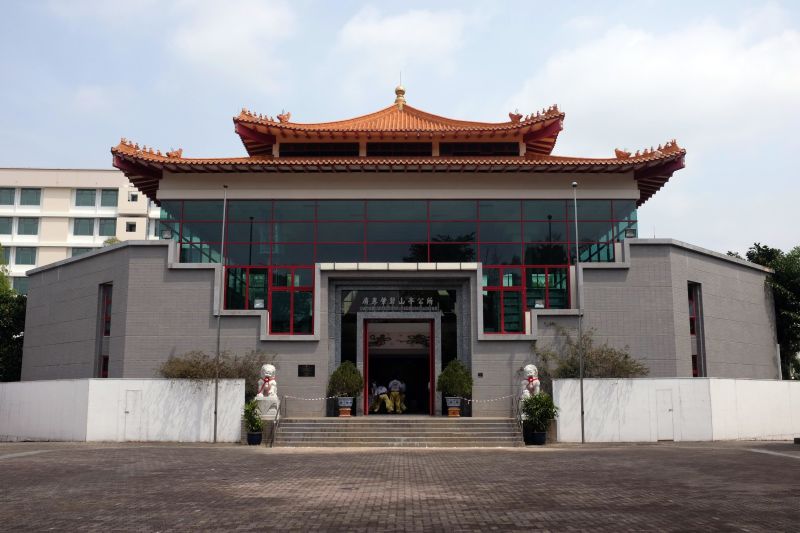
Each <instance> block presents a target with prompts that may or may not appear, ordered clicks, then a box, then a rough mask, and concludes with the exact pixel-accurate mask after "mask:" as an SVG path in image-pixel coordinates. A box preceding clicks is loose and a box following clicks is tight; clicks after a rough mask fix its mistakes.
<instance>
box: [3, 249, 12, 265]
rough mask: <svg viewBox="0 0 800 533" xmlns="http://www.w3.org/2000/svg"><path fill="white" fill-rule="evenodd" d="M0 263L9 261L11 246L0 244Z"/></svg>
mask: <svg viewBox="0 0 800 533" xmlns="http://www.w3.org/2000/svg"><path fill="white" fill-rule="evenodd" d="M0 252H2V253H0V263H2V264H4V265H7V264H8V263H9V262H10V261H11V248H9V247H8V246H0Z"/></svg>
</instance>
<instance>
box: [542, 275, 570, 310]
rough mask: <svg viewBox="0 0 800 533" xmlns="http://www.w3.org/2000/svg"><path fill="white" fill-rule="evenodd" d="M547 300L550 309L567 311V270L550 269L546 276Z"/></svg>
mask: <svg viewBox="0 0 800 533" xmlns="http://www.w3.org/2000/svg"><path fill="white" fill-rule="evenodd" d="M547 283H548V286H549V288H548V300H549V304H550V305H549V307H550V309H567V308H568V307H569V291H568V288H567V269H566V268H558V269H552V268H551V269H550V270H549V273H548V275H547Z"/></svg>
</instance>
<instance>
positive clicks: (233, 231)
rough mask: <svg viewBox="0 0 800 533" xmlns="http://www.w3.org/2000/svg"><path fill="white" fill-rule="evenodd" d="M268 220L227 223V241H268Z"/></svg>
mask: <svg viewBox="0 0 800 533" xmlns="http://www.w3.org/2000/svg"><path fill="white" fill-rule="evenodd" d="M271 226H272V225H271V224H270V223H269V222H252V223H251V222H231V223H230V224H228V234H227V235H226V236H225V238H226V239H227V240H228V242H270V228H271Z"/></svg>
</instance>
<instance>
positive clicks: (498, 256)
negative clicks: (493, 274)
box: [480, 244, 522, 265]
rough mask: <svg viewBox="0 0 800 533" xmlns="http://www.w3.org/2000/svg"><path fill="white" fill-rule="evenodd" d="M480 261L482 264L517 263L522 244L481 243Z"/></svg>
mask: <svg viewBox="0 0 800 533" xmlns="http://www.w3.org/2000/svg"><path fill="white" fill-rule="evenodd" d="M480 253H481V255H480V262H481V263H483V264H484V265H519V264H521V263H522V260H521V255H522V246H521V245H519V244H481V248H480Z"/></svg>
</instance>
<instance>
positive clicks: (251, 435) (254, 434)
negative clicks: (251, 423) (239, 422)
mask: <svg viewBox="0 0 800 533" xmlns="http://www.w3.org/2000/svg"><path fill="white" fill-rule="evenodd" d="M262 436H263V435H262V433H261V432H260V431H248V432H247V444H248V445H250V446H258V445H259V444H261V438H262Z"/></svg>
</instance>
